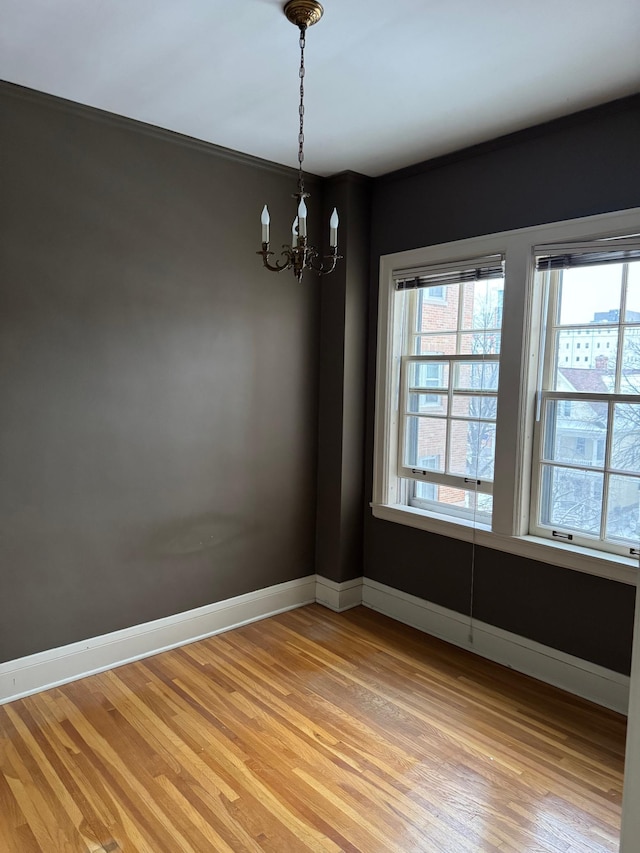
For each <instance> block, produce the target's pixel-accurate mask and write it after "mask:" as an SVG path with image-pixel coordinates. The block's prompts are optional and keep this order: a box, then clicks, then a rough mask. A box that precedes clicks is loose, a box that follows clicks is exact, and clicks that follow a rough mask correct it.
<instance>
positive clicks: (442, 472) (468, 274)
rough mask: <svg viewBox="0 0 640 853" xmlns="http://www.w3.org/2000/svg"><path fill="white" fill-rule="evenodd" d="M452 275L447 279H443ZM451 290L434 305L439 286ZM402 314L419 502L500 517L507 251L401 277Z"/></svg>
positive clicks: (403, 374) (404, 476)
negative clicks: (495, 490)
mask: <svg viewBox="0 0 640 853" xmlns="http://www.w3.org/2000/svg"><path fill="white" fill-rule="evenodd" d="M441 281H446V284H434V282H441ZM434 287H437V289H438V292H439V293H440V294H441V298H440V299H439V300H438V304H437V305H434V304H432V303H433V300H432V299H431V298H430V297H429V293H430V291H431V290H432V289H433V288H434ZM395 289H396V296H395V299H396V303H397V305H396V311H397V313H398V316H399V317H401V318H402V320H401V322H402V331H401V333H400V335H401V339H400V341H399V349H400V359H401V361H400V395H401V404H400V422H401V426H400V436H399V442H398V465H397V470H398V473H399V475H400V478H401V485H400V487H401V489H402V490H403V491H404V493H405V494H406V500H407V503H408V505H409V506H423V501H425V500H428V501H429V502H430V503H432V502H435V503H436V504H438V505H439V506H440V507H441V508H442V509H445V510H446V511H447V512H450V513H453V514H454V515H458V516H461V517H465V516H466V517H470V518H471V517H478V516H482V517H483V518H488V517H490V514H491V493H492V484H493V464H494V447H495V427H496V408H497V391H498V373H499V363H500V321H501V311H500V309H501V306H502V293H503V291H504V275H503V271H502V259H501V258H500V257H495V258H481V259H478V260H476V261H472V262H469V263H468V264H465V265H464V268H463V269H460V270H451V269H445V270H443V269H425V270H422V271H420V272H419V274H418V275H413V274H411V275H410V276H406V274H404V275H399V276H397V277H396V280H395Z"/></svg>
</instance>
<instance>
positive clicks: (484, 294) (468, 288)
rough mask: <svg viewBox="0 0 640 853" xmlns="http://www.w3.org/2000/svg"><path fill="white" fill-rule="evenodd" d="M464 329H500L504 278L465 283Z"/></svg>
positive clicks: (462, 319) (463, 299) (462, 323)
mask: <svg viewBox="0 0 640 853" xmlns="http://www.w3.org/2000/svg"><path fill="white" fill-rule="evenodd" d="M463 288H464V294H463V298H462V318H461V328H462V329H499V328H500V326H501V325H502V298H503V294H504V278H495V279H489V280H487V281H474V282H468V283H467V284H465V285H463Z"/></svg>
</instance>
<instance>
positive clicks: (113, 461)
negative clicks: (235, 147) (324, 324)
mask: <svg viewBox="0 0 640 853" xmlns="http://www.w3.org/2000/svg"><path fill="white" fill-rule="evenodd" d="M0 111H1V122H2V127H3V154H2V158H1V159H0V167H1V170H2V172H1V176H0V185H1V186H2V200H1V202H0V210H1V214H0V216H1V221H0V239H1V241H2V242H1V246H0V271H1V278H0V400H1V405H2V417H1V418H0V461H1V473H0V587H1V589H0V661H4V660H9V659H13V658H16V657H19V656H22V655H26V654H29V653H33V652H37V651H40V650H43V649H47V648H52V647H56V646H59V645H63V644H66V643H70V642H74V641H78V640H82V639H84V638H87V637H93V636H96V635H100V634H104V633H107V632H110V631H114V630H116V629H119V628H124V627H126V626H130V625H133V624H138V623H142V622H145V621H147V620H151V619H155V618H159V617H163V616H167V615H170V614H173V613H177V612H181V611H184V610H188V609H190V608H193V607H198V606H201V605H205V604H208V603H211V602H216V601H219V600H222V599H225V598H228V597H230V596H233V595H237V594H241V593H245V592H249V591H251V590H254V589H258V588H261V587H265V586H269V585H271V584H275V583H278V582H281V581H287V580H290V579H294V578H297V577H301V576H304V575H307V574H310V573H312V572H313V571H314V547H315V508H316V458H317V396H318V363H317V352H318V314H319V303H318V294H319V285H318V283H317V281H316V280H315V279H314V278H312V277H309V280H308V281H307V280H306V279H305V282H304V284H303V285H302V286H299V285H298V284H297V282H296V281H295V279H294V277H293V275H292V274H291V273H281V274H279V275H276V274H273V273H269V272H267V271H266V270H264V269H263V268H262V265H261V264H262V262H261V259H260V258H259V257H258V256H257V255H256V254H255V252H256V250H257V249H259V247H260V223H259V217H260V211H261V209H262V205H263V204H264V203H265V202H268V203H269V207H270V211H271V215H272V223H273V227H272V237H273V244H274V245H275V246H276V247H279V246H280V244H281V243H283V242H288V241H289V236H290V228H291V221H292V218H293V216H294V213H295V211H294V207H295V202H294V200H293V199H292V198H291V193H292V192H293V191H294V190H295V187H296V175H295V173H294V172H293V171H290V170H287V169H284V168H279V167H275V166H273V167H271V166H268V165H267V164H261V163H259V162H253V161H251V160H250V159H249V158H246V157H241V156H235V155H232V154H231V153H230V152H225V151H224V150H219V149H216V148H215V147H213V146H207V145H202V144H199V143H195V142H194V141H192V140H187V139H183V138H180V137H177V136H175V135H172V134H168V133H163V132H158V131H153V130H152V129H150V128H146V127H145V126H141V125H138V124H136V123H134V122H127V121H125V120H119V119H116V118H115V117H109V116H108V115H106V114H101V113H99V112H97V111H92V110H87V109H83V108H78V107H75V106H73V105H69V104H66V103H64V102H59V101H56V100H55V99H52V98H48V97H45V96H40V95H37V94H34V93H29V92H28V91H24V90H19V89H18V88H17V87H13V86H9V85H3V86H2V87H1V88H0ZM309 183H310V187H311V189H312V191H313V192H314V198H313V199H312V202H313V204H312V206H311V217H312V219H313V220H315V221H316V225H315V226H314V228H313V229H312V233H311V237H312V238H314V239H315V240H318V239H320V237H319V232H318V231H317V230H316V227H317V226H319V224H320V211H321V208H322V196H321V192H320V189H321V185H320V182H316V181H314V180H313V179H310V181H309ZM314 210H315V211H316V213H315V214H314Z"/></svg>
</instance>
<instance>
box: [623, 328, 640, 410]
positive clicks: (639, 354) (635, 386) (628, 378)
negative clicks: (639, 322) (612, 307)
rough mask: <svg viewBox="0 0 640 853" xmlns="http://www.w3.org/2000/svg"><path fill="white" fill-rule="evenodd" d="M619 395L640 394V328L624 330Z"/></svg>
mask: <svg viewBox="0 0 640 853" xmlns="http://www.w3.org/2000/svg"><path fill="white" fill-rule="evenodd" d="M618 393H620V394H640V327H639V326H629V327H627V328H626V329H625V330H624V338H623V344H622V375H621V377H620V388H619V390H618Z"/></svg>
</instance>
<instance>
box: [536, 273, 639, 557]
mask: <svg viewBox="0 0 640 853" xmlns="http://www.w3.org/2000/svg"><path fill="white" fill-rule="evenodd" d="M544 263H545V261H544V259H543V260H541V261H539V262H538V272H537V274H536V282H535V286H536V287H538V288H541V289H542V288H548V312H547V322H546V334H545V339H546V346H545V351H544V369H543V372H542V375H543V384H542V388H541V389H540V418H539V421H538V423H537V424H536V426H535V433H536V438H535V448H536V450H535V455H534V466H533V480H534V495H533V498H534V499H533V500H532V504H531V532H533V533H535V534H536V535H542V536H547V537H550V538H556V539H558V538H559V539H562V540H565V541H566V540H567V539H569V541H572V542H575V543H576V544H583V545H587V546H589V547H596V548H599V549H602V550H609V551H612V552H614V553H620V554H625V553H626V554H629V553H630V549H636V548H637V543H638V541H639V540H640V510H639V500H640V311H638V310H636V309H637V307H640V305H639V302H640V299H639V296H640V290H639V289H638V284H637V282H638V281H640V277H639V272H638V271H639V270H640V260H630V261H626V260H625V261H618V262H615V261H613V262H611V261H610V262H606V261H605V260H604V259H603V263H602V264H593V265H589V266H576V267H573V268H568V269H563V268H561V267H559V266H556V267H555V269H553V270H552V271H551V272H547V271H545V269H544ZM634 305H635V306H636V307H635V308H634ZM578 334H580V335H581V336H582V339H583V342H584V339H585V337H586V338H587V342H589V341H591V342H594V340H595V338H596V337H598V336H599V337H602V336H604V337H605V338H606V342H605V343H606V348H607V349H609V352H608V353H607V354H600V353H598V352H597V347H591V350H590V352H591V356H590V357H589V356H588V357H586V358H584V359H583V360H582V361H576V364H575V366H573V367H566V365H565V363H564V361H563V359H561V358H560V351H561V350H562V349H564V348H565V347H566V344H567V343H569V344H572V345H573V344H575V346H576V348H577V347H579V346H580V344H579V343H576V342H575V338H576V337H577V335H578ZM585 346H586V343H585Z"/></svg>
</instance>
